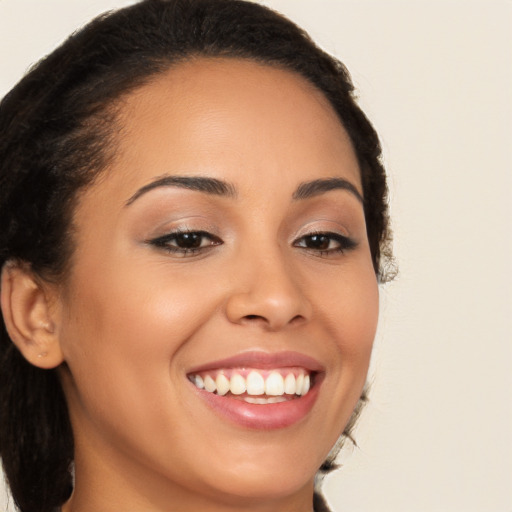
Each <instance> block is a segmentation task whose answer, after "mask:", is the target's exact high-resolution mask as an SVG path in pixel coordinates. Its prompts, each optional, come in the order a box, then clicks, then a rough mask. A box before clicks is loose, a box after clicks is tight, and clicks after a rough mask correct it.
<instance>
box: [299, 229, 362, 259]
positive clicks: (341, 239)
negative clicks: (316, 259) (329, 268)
mask: <svg viewBox="0 0 512 512" xmlns="http://www.w3.org/2000/svg"><path fill="white" fill-rule="evenodd" d="M315 238H319V239H322V238H324V239H326V241H327V243H328V245H330V244H331V242H333V241H334V242H336V243H337V244H338V246H337V247H335V248H330V249H329V248H327V249H318V248H316V249H315V248H312V247H307V246H301V245H299V243H301V242H304V241H307V240H308V239H309V241H313V239H315ZM306 243H307V242H306ZM293 245H294V246H295V247H300V248H303V249H305V250H308V251H311V252H313V253H316V254H315V255H317V256H321V257H329V256H334V255H336V254H343V253H344V252H346V251H350V250H351V249H355V247H356V246H357V243H356V242H355V241H354V240H352V239H351V238H349V237H347V236H344V235H340V234H339V233H332V232H330V231H315V232H312V233H308V234H307V235H304V236H302V237H300V238H298V239H297V240H295V242H294V243H293Z"/></svg>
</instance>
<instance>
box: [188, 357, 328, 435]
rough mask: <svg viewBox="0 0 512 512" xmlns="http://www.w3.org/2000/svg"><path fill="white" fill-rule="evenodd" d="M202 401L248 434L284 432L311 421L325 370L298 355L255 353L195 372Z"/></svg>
mask: <svg viewBox="0 0 512 512" xmlns="http://www.w3.org/2000/svg"><path fill="white" fill-rule="evenodd" d="M186 376H187V379H188V380H189V381H190V383H191V387H192V388H193V389H194V390H195V391H196V394H197V396H198V398H199V399H200V400H202V401H204V403H205V404H206V405H207V406H208V407H209V408H210V409H211V410H213V411H214V412H215V413H216V414H217V415H218V416H219V417H221V418H224V419H226V420H228V421H229V422H231V423H235V424H237V425H238V426H241V427H243V428H249V429H259V430H261V429H263V430H271V429H280V428H285V427H289V426H291V425H294V424H297V423H299V422H301V421H302V420H304V419H305V418H307V417H309V413H310V411H311V410H312V409H313V407H314V404H315V403H316V400H317V398H318V396H319V393H320V388H321V387H322V382H323V381H324V377H325V368H324V366H323V365H322V364H321V363H319V362H318V361H316V360H315V359H313V358H311V357H309V356H307V355H305V354H301V353H298V352H291V351H286V352H278V353H273V354H272V353H266V352H263V351H252V352H244V353H240V354H237V355H235V356H232V357H229V358H227V359H223V360H219V361H215V362H209V363H206V364H203V365H202V366H199V367H196V368H194V369H190V370H189V371H188V372H187V374H186Z"/></svg>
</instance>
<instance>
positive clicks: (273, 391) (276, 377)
mask: <svg viewBox="0 0 512 512" xmlns="http://www.w3.org/2000/svg"><path fill="white" fill-rule="evenodd" d="M283 393H284V379H283V377H282V375H281V374H280V373H277V372H272V373H271V374H270V375H269V376H268V377H267V380H266V382H265V394H266V395H269V396H281V395H282V394H283Z"/></svg>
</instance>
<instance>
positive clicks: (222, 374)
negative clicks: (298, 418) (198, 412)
mask: <svg viewBox="0 0 512 512" xmlns="http://www.w3.org/2000/svg"><path fill="white" fill-rule="evenodd" d="M189 380H190V381H191V382H192V383H194V385H195V386H196V387H197V388H198V389H204V390H206V391H207V392H209V393H216V394H217V395H220V396H229V397H233V398H238V399H239V400H243V401H245V402H247V403H252V404H259V405H264V404H273V403H280V402H284V401H287V400H293V399H294V398H296V397H297V396H304V395H306V394H307V393H308V392H309V390H310V387H311V372H310V371H309V370H306V369H305V368H276V369H273V370H261V369H258V368H229V369H218V370H215V371H206V372H201V373H196V374H193V375H189ZM255 397H258V398H255Z"/></svg>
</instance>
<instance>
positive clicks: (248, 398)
mask: <svg viewBox="0 0 512 512" xmlns="http://www.w3.org/2000/svg"><path fill="white" fill-rule="evenodd" d="M242 400H243V401H244V402H247V403H249V404H258V405H265V404H279V403H281V402H288V400H289V399H287V398H285V397H284V396H271V397H269V398H256V397H252V396H244V397H243V398H242Z"/></svg>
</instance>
